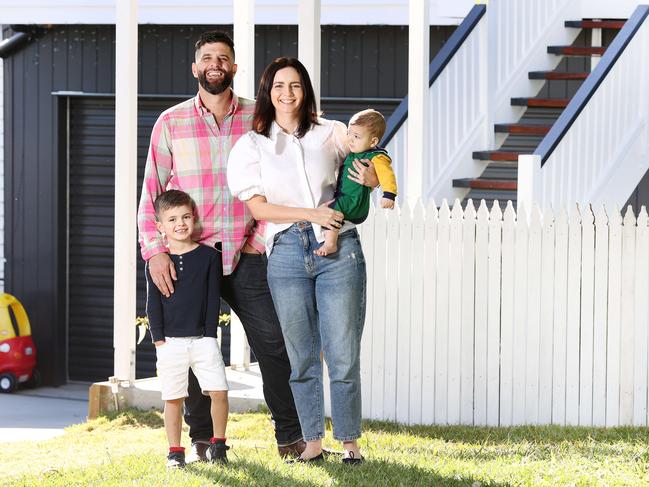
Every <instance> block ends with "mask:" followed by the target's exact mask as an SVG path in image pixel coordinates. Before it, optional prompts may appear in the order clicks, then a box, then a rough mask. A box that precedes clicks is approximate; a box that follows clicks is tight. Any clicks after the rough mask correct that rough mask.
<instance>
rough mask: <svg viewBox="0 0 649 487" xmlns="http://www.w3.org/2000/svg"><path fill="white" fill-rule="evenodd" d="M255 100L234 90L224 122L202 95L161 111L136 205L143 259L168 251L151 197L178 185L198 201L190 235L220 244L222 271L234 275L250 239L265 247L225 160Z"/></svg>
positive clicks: (247, 121)
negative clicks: (229, 178) (234, 190)
mask: <svg viewBox="0 0 649 487" xmlns="http://www.w3.org/2000/svg"><path fill="white" fill-rule="evenodd" d="M254 106H255V105H254V102H253V101H252V100H247V99H244V98H238V97H237V96H236V95H235V94H234V93H232V102H231V105H230V110H229V112H228V114H227V115H226V116H225V117H224V119H223V121H222V123H221V126H220V127H219V125H218V124H217V123H216V121H215V120H214V116H213V115H212V113H210V112H209V111H208V110H207V109H206V108H205V106H204V105H203V103H202V101H201V99H200V96H199V95H196V97H194V98H192V99H189V100H187V101H184V102H182V103H180V104H178V105H176V106H174V107H171V108H170V109H168V110H166V111H165V112H163V113H162V115H160V117H159V118H158V120H157V122H156V123H155V125H154V127H153V131H152V133H151V145H150V146H149V154H148V156H147V161H146V168H145V171H144V183H143V185H142V196H141V198H140V206H139V209H138V227H139V230H140V236H139V239H140V248H141V252H142V258H143V259H144V260H149V259H150V258H151V257H153V256H154V255H156V254H159V253H161V252H167V248H166V246H165V245H164V242H163V240H162V237H161V236H160V234H159V233H158V231H157V229H156V226H155V211H154V208H153V202H154V201H155V199H156V197H157V196H158V195H159V194H160V193H162V192H163V191H165V190H167V189H180V190H182V191H185V192H186V193H188V194H189V195H190V196H191V197H192V199H193V200H194V202H195V203H196V216H197V221H196V229H195V231H194V235H192V239H193V240H194V241H196V242H199V243H201V244H203V245H207V246H209V247H214V245H215V244H216V243H217V242H221V243H222V250H223V273H224V274H230V273H231V272H232V271H233V270H234V268H235V266H236V264H237V262H238V259H239V251H240V249H241V248H242V247H243V246H244V244H245V243H246V242H248V243H250V244H251V245H252V246H253V247H254V248H256V249H257V250H258V251H259V252H262V251H263V249H264V238H263V233H264V225H263V224H262V222H259V224H258V225H256V226H255V221H254V220H253V219H252V215H251V214H250V211H249V210H248V208H247V207H246V205H245V204H244V203H242V202H241V201H239V200H238V199H235V198H233V197H232V195H231V194H230V191H229V189H228V185H227V177H226V164H227V159H228V155H229V153H230V148H231V147H232V146H233V145H234V143H235V142H236V141H237V140H238V139H239V138H240V137H241V136H242V135H244V134H245V133H246V132H247V131H248V130H250V128H251V125H252V116H253V113H254Z"/></svg>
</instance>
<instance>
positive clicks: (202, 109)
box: [194, 88, 239, 117]
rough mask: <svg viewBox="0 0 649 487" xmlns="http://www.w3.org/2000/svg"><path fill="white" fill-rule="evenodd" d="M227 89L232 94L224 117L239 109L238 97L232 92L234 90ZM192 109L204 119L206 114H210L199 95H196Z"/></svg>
mask: <svg viewBox="0 0 649 487" xmlns="http://www.w3.org/2000/svg"><path fill="white" fill-rule="evenodd" d="M228 89H229V90H230V92H231V93H232V100H231V101H230V109H229V110H228V113H227V115H226V117H227V116H229V115H232V114H234V113H236V111H237V110H238V109H239V97H238V96H237V94H236V93H235V92H234V90H232V88H228ZM194 107H195V108H196V111H197V112H198V113H199V114H200V116H201V117H205V116H207V115H208V114H211V112H210V111H209V110H208V109H207V107H206V106H205V105H204V104H203V100H201V94H200V93H196V97H194Z"/></svg>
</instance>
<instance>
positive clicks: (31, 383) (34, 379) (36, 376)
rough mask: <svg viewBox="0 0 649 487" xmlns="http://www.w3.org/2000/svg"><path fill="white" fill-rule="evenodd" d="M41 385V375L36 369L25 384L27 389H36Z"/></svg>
mask: <svg viewBox="0 0 649 487" xmlns="http://www.w3.org/2000/svg"><path fill="white" fill-rule="evenodd" d="M40 385H41V373H40V372H39V371H38V369H34V370H33V371H32V376H31V377H30V378H29V380H28V381H27V382H25V387H28V388H30V389H34V388H36V387H38V386H40Z"/></svg>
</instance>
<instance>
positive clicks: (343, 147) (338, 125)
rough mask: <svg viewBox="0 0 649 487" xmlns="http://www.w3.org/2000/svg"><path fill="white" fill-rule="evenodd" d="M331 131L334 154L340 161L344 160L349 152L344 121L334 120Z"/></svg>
mask: <svg viewBox="0 0 649 487" xmlns="http://www.w3.org/2000/svg"><path fill="white" fill-rule="evenodd" d="M333 124H334V128H333V132H332V136H333V142H334V147H335V150H336V156H337V157H338V159H340V161H341V162H342V161H344V160H345V157H347V155H348V154H349V141H348V139H347V127H346V126H345V124H344V123H342V122H339V121H338V120H334V122H333Z"/></svg>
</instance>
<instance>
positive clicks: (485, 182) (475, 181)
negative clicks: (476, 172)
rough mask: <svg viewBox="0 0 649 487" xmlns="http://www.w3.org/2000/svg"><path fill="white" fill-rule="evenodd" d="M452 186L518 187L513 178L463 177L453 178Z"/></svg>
mask: <svg viewBox="0 0 649 487" xmlns="http://www.w3.org/2000/svg"><path fill="white" fill-rule="evenodd" d="M453 187H455V188H472V189H496V190H498V189H500V190H510V191H514V190H516V189H517V188H518V182H517V181H516V180H515V179H486V178H464V179H454V180H453Z"/></svg>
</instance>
